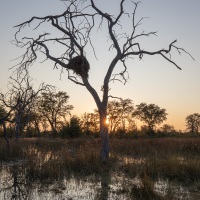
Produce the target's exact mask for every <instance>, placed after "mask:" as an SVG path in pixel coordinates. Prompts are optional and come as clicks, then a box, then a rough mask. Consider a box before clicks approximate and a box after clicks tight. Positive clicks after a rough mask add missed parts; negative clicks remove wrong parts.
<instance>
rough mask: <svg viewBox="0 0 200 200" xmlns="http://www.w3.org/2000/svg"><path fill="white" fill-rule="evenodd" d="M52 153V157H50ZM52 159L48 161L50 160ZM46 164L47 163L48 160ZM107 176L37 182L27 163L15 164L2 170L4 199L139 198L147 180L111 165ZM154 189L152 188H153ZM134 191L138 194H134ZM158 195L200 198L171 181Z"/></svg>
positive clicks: (156, 187)
mask: <svg viewBox="0 0 200 200" xmlns="http://www.w3.org/2000/svg"><path fill="white" fill-rule="evenodd" d="M49 156H50V154H48V157H49ZM46 159H47V160H48V158H46ZM45 161H46V160H45ZM124 162H125V163H129V164H130V163H133V164H134V163H143V162H144V160H142V159H140V160H138V159H137V160H136V159H133V158H131V160H128V158H125V160H124ZM103 172H104V173H100V174H99V175H98V176H97V175H90V176H86V177H80V176H66V175H64V174H63V175H62V176H59V177H58V178H57V179H44V180H40V179H36V178H34V177H32V176H30V174H29V171H28V169H27V168H26V162H24V161H21V162H17V163H16V162H12V163H7V164H4V165H3V166H1V167H0V200H4V199H5V200H9V199H12V200H19V199H22V200H23V199H34V200H41V199H47V200H48V199H54V200H61V199H63V200H64V199H67V200H72V199H73V200H79V199H81V200H90V199H91V200H108V199H113V200H118V199H119V200H121V199H126V200H129V199H138V198H135V196H136V195H140V194H141V193H140V192H141V191H142V188H145V185H144V181H141V179H140V177H139V176H135V177H133V178H130V177H129V178H128V177H126V175H125V174H123V173H122V172H120V171H119V172H118V173H116V172H113V171H112V169H110V168H109V167H108V166H107V167H105V169H104V170H103ZM150 189H151V188H150ZM133 191H134V193H135V194H133ZM153 191H154V192H155V193H154V195H155V194H156V195H158V196H159V197H160V198H161V199H162V197H165V198H167V199H183V200H184V199H200V193H198V191H197V192H196V191H194V192H191V191H189V190H188V188H185V187H183V186H180V185H178V184H177V183H171V182H169V181H168V180H161V179H159V180H158V181H155V182H154V183H153Z"/></svg>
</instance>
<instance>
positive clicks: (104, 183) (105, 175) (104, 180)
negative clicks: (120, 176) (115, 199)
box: [94, 166, 111, 200]
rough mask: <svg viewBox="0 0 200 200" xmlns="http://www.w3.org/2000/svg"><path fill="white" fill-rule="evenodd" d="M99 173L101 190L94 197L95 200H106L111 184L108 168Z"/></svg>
mask: <svg viewBox="0 0 200 200" xmlns="http://www.w3.org/2000/svg"><path fill="white" fill-rule="evenodd" d="M104 167H106V169H105V170H103V171H102V173H101V177H100V180H101V188H100V190H99V191H98V193H97V194H96V196H95V198H94V199H95V200H107V199H109V191H110V183H111V170H110V168H109V167H108V166H104Z"/></svg>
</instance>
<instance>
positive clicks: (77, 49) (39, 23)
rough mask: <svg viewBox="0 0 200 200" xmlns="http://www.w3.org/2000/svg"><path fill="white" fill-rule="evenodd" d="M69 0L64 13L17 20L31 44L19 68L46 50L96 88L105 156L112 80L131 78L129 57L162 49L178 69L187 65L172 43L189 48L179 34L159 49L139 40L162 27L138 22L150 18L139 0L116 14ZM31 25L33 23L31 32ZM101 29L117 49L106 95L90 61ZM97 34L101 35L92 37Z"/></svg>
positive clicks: (25, 44) (72, 76)
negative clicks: (92, 78) (141, 14)
mask: <svg viewBox="0 0 200 200" xmlns="http://www.w3.org/2000/svg"><path fill="white" fill-rule="evenodd" d="M126 3H130V4H132V5H128V4H126ZM65 4H66V9H65V11H64V12H63V13H61V14H58V15H48V16H44V17H37V16H34V17H32V18H31V19H30V20H27V21H25V22H23V23H21V24H19V25H17V26H15V27H16V28H17V31H16V34H15V42H16V45H17V46H18V47H21V48H24V49H25V52H24V54H23V56H22V60H21V61H20V63H19V65H18V71H21V70H23V69H24V68H25V69H27V68H28V67H29V66H30V65H32V64H33V63H34V62H35V61H36V60H37V59H38V56H39V55H45V56H46V58H45V59H47V60H51V61H53V62H54V63H55V68H57V67H58V66H60V67H61V68H62V70H63V69H65V70H66V71H67V72H68V79H69V80H70V81H72V82H74V83H75V84H78V85H81V86H83V87H85V88H86V89H87V90H88V91H89V92H90V94H91V95H92V97H93V99H94V101H95V102H96V105H97V108H98V111H99V115H100V135H101V139H102V151H101V157H102V159H103V160H106V159H107V158H108V157H109V141H108V126H107V124H106V116H107V104H108V98H109V91H110V88H109V84H110V82H111V81H122V82H124V83H126V82H127V79H128V71H127V65H126V61H127V60H128V59H129V58H134V57H139V59H142V58H143V56H144V55H150V56H153V55H159V56H161V57H163V58H164V59H165V60H167V61H168V62H169V63H171V64H173V65H174V66H175V67H177V68H178V69H181V68H180V67H179V66H178V65H177V64H176V63H175V61H173V60H172V59H171V53H172V49H174V50H176V51H177V52H178V53H179V54H180V53H181V52H185V53H187V52H186V51H185V50H184V49H183V48H179V47H177V46H176V45H175V44H176V42H177V41H176V40H174V41H172V42H171V43H170V44H169V45H168V46H167V48H161V49H159V50H155V51H148V50H145V49H144V48H143V47H142V46H141V44H140V43H139V40H140V39H141V38H143V37H149V36H153V35H156V32H145V31H141V32H139V29H138V27H139V26H140V25H141V23H142V21H143V20H144V18H141V19H140V20H138V21H136V10H137V7H138V4H139V2H137V3H135V2H133V1H131V0H121V1H120V3H119V5H118V8H119V11H118V14H115V15H113V14H112V13H110V14H109V13H106V12H104V11H103V10H101V9H100V8H98V6H97V3H96V1H95V0H66V1H65ZM127 6H128V7H129V10H130V8H133V9H132V11H131V12H129V11H128V10H126V9H127ZM123 20H126V24H124V23H122V21H123ZM127 25H128V26H129V27H131V30H130V31H128V30H127V29H126V28H125V26H127ZM32 26H34V27H33V31H32V30H30V27H32ZM26 28H28V29H29V30H28V32H27V30H26ZM24 29H25V30H24ZM23 30H24V32H23ZM101 30H102V31H105V32H106V34H107V35H106V37H105V38H104V40H107V39H108V38H109V44H110V46H109V48H108V49H105V51H112V52H114V54H111V55H112V56H113V58H112V60H111V62H110V64H109V65H108V66H107V72H106V75H105V77H104V80H103V85H102V92H103V95H102V98H101V97H100V96H99V94H98V93H97V91H96V90H95V89H94V87H92V85H91V84H90V82H89V70H90V68H91V66H90V63H89V61H88V54H89V52H91V49H92V50H93V53H94V56H95V57H96V51H95V50H97V49H98V46H95V41H96V40H100V38H99V37H98V36H97V34H98V33H99V32H100V31H101ZM22 32H23V34H22ZM31 33H34V35H33V36H32V35H31ZM27 34H29V35H27ZM94 34H95V37H92V36H93V35H94ZM57 49H59V50H60V53H59V55H58V52H57V51H55V50H57ZM87 52H88V53H87ZM120 63H121V65H122V66H123V70H122V71H121V72H120V73H118V74H113V70H114V69H115V67H116V65H117V64H120ZM92 67H93V66H92ZM105 67H106V66H105Z"/></svg>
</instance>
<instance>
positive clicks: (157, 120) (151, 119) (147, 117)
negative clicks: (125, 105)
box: [133, 103, 167, 136]
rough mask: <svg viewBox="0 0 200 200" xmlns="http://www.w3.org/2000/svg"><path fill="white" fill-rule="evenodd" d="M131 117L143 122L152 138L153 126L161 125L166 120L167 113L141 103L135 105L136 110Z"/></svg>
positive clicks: (153, 105)
mask: <svg viewBox="0 0 200 200" xmlns="http://www.w3.org/2000/svg"><path fill="white" fill-rule="evenodd" d="M133 116H135V117H136V118H138V119H139V120H141V121H143V122H144V123H145V124H146V125H147V126H148V129H149V133H150V135H151V136H153V133H154V130H155V126H156V125H158V124H161V123H162V122H163V121H164V120H166V119H167V117H166V116H167V113H166V110H165V109H161V108H160V107H159V106H157V105H155V104H146V103H141V104H139V105H136V110H135V111H134V113H133Z"/></svg>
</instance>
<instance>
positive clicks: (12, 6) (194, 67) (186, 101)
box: [0, 0, 200, 130]
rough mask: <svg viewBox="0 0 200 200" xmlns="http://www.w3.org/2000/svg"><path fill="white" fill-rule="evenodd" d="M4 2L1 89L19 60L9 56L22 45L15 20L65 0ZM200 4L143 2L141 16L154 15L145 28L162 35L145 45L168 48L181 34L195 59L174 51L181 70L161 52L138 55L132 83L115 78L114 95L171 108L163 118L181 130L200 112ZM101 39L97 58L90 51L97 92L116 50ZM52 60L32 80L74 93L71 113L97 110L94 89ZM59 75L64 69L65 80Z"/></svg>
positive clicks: (0, 10) (38, 66)
mask: <svg viewBox="0 0 200 200" xmlns="http://www.w3.org/2000/svg"><path fill="white" fill-rule="evenodd" d="M115 2H116V1H115ZM47 3H48V4H47ZM107 3H108V4H107V5H109V6H105V5H106V4H105V2H104V3H103V1H101V3H99V6H100V7H101V8H103V9H105V10H106V9H108V10H109V8H110V11H111V12H114V11H115V10H117V9H118V7H116V4H114V5H113V1H112V0H110V1H107ZM0 5H1V6H0V16H1V20H0V25H1V27H3V29H2V31H1V38H0V41H1V47H0V52H1V61H0V66H1V74H0V80H1V88H0V90H1V91H2V92H3V93H5V92H6V90H7V89H6V87H7V81H8V77H9V76H10V75H11V71H9V70H8V69H9V68H11V67H12V66H14V65H15V64H16V61H12V62H10V60H13V59H15V58H17V57H19V55H21V49H19V48H16V47H15V46H14V45H11V44H10V41H11V40H12V39H14V33H15V31H16V29H13V26H15V25H17V24H20V23H22V22H24V21H26V20H29V19H30V18H31V17H32V16H45V15H47V14H59V13H62V12H63V11H64V8H63V5H64V3H63V2H61V1H56V2H55V1H54V2H50V3H49V2H48V1H47V0H44V1H43V2H40V1H39V0H35V1H34V2H33V1H32V2H27V1H25V0H22V1H20V2H9V1H3V2H1V3H0ZM47 5H48V7H47ZM111 5H112V6H111ZM199 7H200V2H199V1H198V0H194V1H193V2H192V3H191V2H190V1H182V2H181V5H180V4H179V3H178V2H174V1H173V0H170V1H167V2H157V1H156V0H153V1H151V3H150V2H148V1H147V0H143V1H142V3H141V4H139V7H138V10H137V14H136V17H137V18H140V17H146V16H147V17H150V18H148V19H145V21H144V22H143V24H142V28H143V29H144V30H145V31H147V32H148V31H158V33H157V35H158V37H155V36H151V37H148V38H147V39H145V40H144V41H142V42H141V43H142V45H143V46H144V48H147V49H152V48H153V49H154V48H155V49H160V48H163V47H164V48H167V47H168V45H169V44H170V43H171V42H172V41H174V40H175V39H177V40H178V42H177V45H178V46H180V47H181V48H184V49H185V50H186V51H188V52H189V53H190V54H191V55H192V56H193V57H194V58H195V61H193V60H192V59H191V58H190V56H188V55H187V54H184V53H183V54H182V55H181V56H179V55H177V53H176V52H175V53H174V54H173V55H172V57H173V58H174V60H175V62H176V63H177V64H178V65H179V66H180V67H181V68H182V70H181V71H179V70H178V69H176V67H175V66H173V65H172V64H170V63H167V62H166V60H164V59H163V58H161V57H158V56H153V57H152V56H145V57H144V58H143V59H142V60H141V61H139V60H138V59H135V60H129V61H128V64H127V66H128V71H129V76H130V79H129V80H128V83H127V84H126V85H125V86H124V85H123V84H120V83H118V82H116V83H114V84H111V91H110V92H111V93H110V94H111V95H112V96H116V97H119V98H123V99H127V98H129V99H131V100H133V103H134V106H135V105H138V104H140V103H142V102H145V103H147V104H150V103H153V104H156V105H158V106H159V107H161V108H164V109H166V111H167V113H168V117H167V118H168V119H167V120H166V121H164V123H163V124H166V123H167V124H170V125H173V126H174V127H175V129H176V130H185V118H186V116H187V115H190V114H193V113H200V105H199V102H200V78H199V75H200V67H199V66H200V65H199V64H200V63H199V60H200V55H199V52H200V40H199V35H200V27H198V19H200V13H199V10H198V8H199ZM169 11H170V13H169ZM166 16H167V17H166ZM30 30H31V29H29V31H30ZM96 45H97V47H98V48H97V51H96V53H97V56H98V60H96V59H95V58H94V56H93V55H92V53H91V52H89V53H90V54H89V55H88V58H89V62H90V65H91V66H92V67H91V68H92V69H91V71H90V74H89V81H90V82H91V85H92V86H94V88H95V89H96V90H97V92H98V94H101V91H100V90H101V85H102V82H103V78H104V75H105V70H106V66H107V65H108V64H109V63H110V59H112V53H111V54H110V56H109V54H108V52H109V51H108V50H107V51H105V50H104V49H103V47H104V45H106V40H105V39H104V40H101V39H99V40H96ZM102 65H103V68H102ZM132 65H133V67H132ZM53 66H54V63H52V62H48V61H47V62H45V63H39V62H37V63H35V64H34V66H32V67H31V68H30V70H29V71H30V76H31V77H32V78H33V79H34V81H33V82H36V83H35V86H36V88H37V86H38V85H39V84H40V83H41V82H45V83H47V84H52V85H55V86H56V87H57V88H58V90H60V91H65V92H67V94H68V95H69V96H70V98H69V104H72V105H73V106H74V107H75V108H74V111H73V112H72V115H77V116H81V115H82V114H84V112H87V113H89V112H93V110H94V109H95V108H96V105H95V102H94V100H93V99H92V97H91V95H90V94H89V92H88V91H87V90H86V89H85V88H83V87H81V86H77V85H76V84H74V83H72V82H70V81H69V80H67V81H66V79H67V73H63V74H60V73H61V71H60V69H58V70H53ZM104 66H105V67H104ZM119 69H120V66H117V70H119ZM60 75H62V76H61V80H60ZM80 94H81V97H84V98H82V99H81V102H80ZM109 100H113V99H109ZM161 126H162V125H161Z"/></svg>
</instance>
